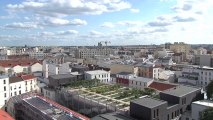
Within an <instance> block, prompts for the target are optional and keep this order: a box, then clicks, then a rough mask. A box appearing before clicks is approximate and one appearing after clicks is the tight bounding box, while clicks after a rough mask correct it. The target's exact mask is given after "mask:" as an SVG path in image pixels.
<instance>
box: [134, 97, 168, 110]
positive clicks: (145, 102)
mask: <svg viewBox="0 0 213 120" xmlns="http://www.w3.org/2000/svg"><path fill="white" fill-rule="evenodd" d="M131 102H133V103H135V104H138V105H142V106H144V107H147V108H154V107H156V106H159V105H161V104H165V103H167V102H166V101H163V100H160V99H155V98H151V97H149V96H148V97H143V98H138V99H136V100H132V101H131Z"/></svg>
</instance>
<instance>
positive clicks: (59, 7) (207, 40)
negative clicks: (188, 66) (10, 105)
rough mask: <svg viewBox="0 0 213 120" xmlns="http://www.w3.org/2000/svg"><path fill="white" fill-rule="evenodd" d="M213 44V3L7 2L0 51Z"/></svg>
mask: <svg viewBox="0 0 213 120" xmlns="http://www.w3.org/2000/svg"><path fill="white" fill-rule="evenodd" d="M100 41H110V43H109V44H110V45H150V44H163V43H165V42H171V43H173V42H185V43H188V44H213V1H212V0H2V1H1V4H0V46H23V45H28V46H38V45H41V46H52V45H55V46H57V45H60V46H85V45H92V46H93V45H97V44H98V42H100Z"/></svg>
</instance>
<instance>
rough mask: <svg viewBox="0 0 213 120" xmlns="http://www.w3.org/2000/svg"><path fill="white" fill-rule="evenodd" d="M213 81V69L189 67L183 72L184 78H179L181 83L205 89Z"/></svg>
mask: <svg viewBox="0 0 213 120" xmlns="http://www.w3.org/2000/svg"><path fill="white" fill-rule="evenodd" d="M212 80H213V68H211V67H200V66H189V67H185V68H183V70H182V76H181V77H179V78H178V82H179V83H190V84H193V85H197V86H202V87H203V88H205V86H207V85H208V84H209V83H210V82H211V81H212Z"/></svg>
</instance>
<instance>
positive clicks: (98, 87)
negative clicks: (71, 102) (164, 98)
mask: <svg viewBox="0 0 213 120" xmlns="http://www.w3.org/2000/svg"><path fill="white" fill-rule="evenodd" d="M66 89H67V91H68V92H69V93H71V94H74V93H75V94H76V93H77V94H78V96H79V97H81V98H84V100H82V101H85V99H87V101H88V100H89V101H92V102H95V103H98V104H101V105H103V106H106V105H107V106H112V107H113V108H115V109H116V110H121V111H128V110H129V105H130V101H131V100H134V99H137V98H139V97H141V96H144V95H150V96H152V97H157V95H156V92H155V90H154V89H150V88H145V89H144V90H139V89H133V88H128V87H122V86H120V85H111V84H103V83H100V82H99V81H98V80H91V81H90V80H87V81H86V82H85V81H83V80H82V81H78V82H77V83H73V84H71V85H68V86H66ZM78 99H79V98H78Z"/></svg>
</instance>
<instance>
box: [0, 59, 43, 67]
mask: <svg viewBox="0 0 213 120" xmlns="http://www.w3.org/2000/svg"><path fill="white" fill-rule="evenodd" d="M35 63H41V61H38V60H36V59H21V60H18V59H17V60H0V66H2V67H14V66H17V65H20V66H30V65H33V64H35Z"/></svg>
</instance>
